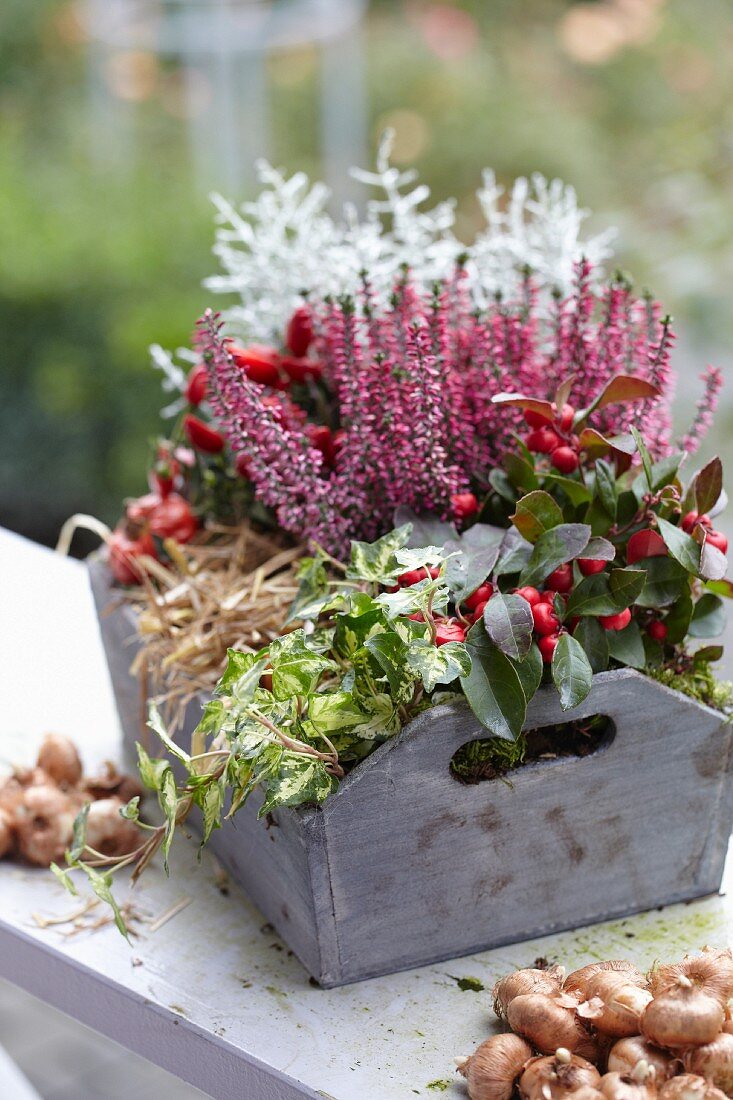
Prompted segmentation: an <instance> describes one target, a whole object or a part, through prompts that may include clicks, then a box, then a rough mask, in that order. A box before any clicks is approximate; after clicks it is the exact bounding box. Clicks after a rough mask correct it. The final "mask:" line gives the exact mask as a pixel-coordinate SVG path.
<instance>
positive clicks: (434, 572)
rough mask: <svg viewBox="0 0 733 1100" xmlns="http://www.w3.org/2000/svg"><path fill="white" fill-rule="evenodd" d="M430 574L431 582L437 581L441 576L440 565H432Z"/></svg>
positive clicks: (429, 570)
mask: <svg viewBox="0 0 733 1100" xmlns="http://www.w3.org/2000/svg"><path fill="white" fill-rule="evenodd" d="M428 573H429V574H430V579H431V580H434V581H437V579H438V577H439V576H440V566H439V565H431V566H430V568H429V569H428Z"/></svg>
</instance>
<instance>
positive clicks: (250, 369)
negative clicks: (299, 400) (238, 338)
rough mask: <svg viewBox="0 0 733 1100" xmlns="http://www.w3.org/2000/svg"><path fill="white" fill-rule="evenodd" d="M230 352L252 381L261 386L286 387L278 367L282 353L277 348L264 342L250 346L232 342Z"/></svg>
mask: <svg viewBox="0 0 733 1100" xmlns="http://www.w3.org/2000/svg"><path fill="white" fill-rule="evenodd" d="M229 354H230V355H231V357H232V359H233V360H234V362H235V363H236V364H237V366H238V367H241V368H242V370H243V371H244V372H245V374H246V375H247V377H248V378H249V379H251V381H252V382H257V383H259V385H261V386H275V388H276V389H283V388H284V382H283V380H282V379H281V377H280V371H279V369H278V368H279V365H280V353H279V352H278V350H277V348H271V347H266V346H265V345H263V344H251V345H250V346H249V347H248V348H240V347H239V346H238V345H237V344H232V343H230V344H229Z"/></svg>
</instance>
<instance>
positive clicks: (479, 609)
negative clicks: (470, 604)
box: [473, 600, 489, 622]
mask: <svg viewBox="0 0 733 1100" xmlns="http://www.w3.org/2000/svg"><path fill="white" fill-rule="evenodd" d="M488 602H489V601H488V600H482V602H481V603H480V604H479V605H478V607H477V608H475V610H474V612H473V621H474V622H477V621H478V620H479V619H480V618H481V616H482V615H483V613H484V608H485V607H486V605H487V603H488Z"/></svg>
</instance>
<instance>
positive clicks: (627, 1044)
mask: <svg viewBox="0 0 733 1100" xmlns="http://www.w3.org/2000/svg"><path fill="white" fill-rule="evenodd" d="M494 1009H495V1012H496V1014H497V1016H498V1017H499V1018H500V1019H501V1020H502V1021H503V1022H504V1024H506V1025H507V1027H508V1028H509V1029H511V1030H508V1031H505V1032H504V1033H502V1034H499V1035H494V1036H493V1037H492V1038H490V1039H487V1040H486V1041H485V1042H483V1043H482V1044H481V1045H480V1046H479V1047H478V1049H477V1050H476V1051H475V1052H474V1054H473V1055H472V1056H471V1057H470V1058H460V1059H457V1065H458V1071H459V1073H461V1074H462V1075H463V1076H464V1077H465V1078H466V1082H467V1084H468V1095H469V1097H470V1100H516V1098H517V1097H520V1098H522V1100H563V1098H565V1097H572V1098H573V1100H724V1097H726V1096H728V1097H733V954H731V952H730V951H729V950H718V949H715V948H710V947H706V948H704V949H703V950H702V952H700V953H699V954H694V955H686V956H685V957H684V959H683V960H682V961H681V962H678V963H655V965H654V966H653V968H652V969H651V971H650V972H649V973H648V974H642V972H641V971H640V970H638V969H637V968H636V967H635V966H634V965H633V963H630V962H626V961H624V960H617V959H614V960H611V961H608V962H595V963H590V964H589V965H588V966H584V967H582V968H581V969H580V970H576V971H574V973H572V974H570V975H568V976H567V977H566V976H565V971H564V969H563V968H562V967H560V966H552V967H549V968H547V969H541V970H540V969H526V970H518V971H516V972H515V973H513V974H510V975H508V976H507V977H505V978H502V980H501V981H499V982H498V983H497V985H496V986H495V988H494Z"/></svg>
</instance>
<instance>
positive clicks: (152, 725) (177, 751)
mask: <svg viewBox="0 0 733 1100" xmlns="http://www.w3.org/2000/svg"><path fill="white" fill-rule="evenodd" d="M230 652H231V651H230ZM242 656H244V654H243V655H242ZM147 724H148V728H149V729H151V730H152V731H153V733H157V735H158V737H159V738H160V739H161V741H162V742H163V744H164V745H165V747H166V748H167V750H168V752H169V753H170V754H171V756H175V758H176V759H177V760H180V761H181V763H182V764H185V765H186V766H187V767H188V765H189V764H190V762H191V757H190V756H189V755H188V753H187V752H185V750H184V749H182V748H180V746H178V745H177V744H176V743H175V741H173V740H172V739H171V738H170V737H169V736H168V731H167V730H166V728H165V725H164V724H163V719H162V717H161V715H160V711H159V710H158V708H157V707H156V705H155V703H151V704H150V706H149V708H148V722H147Z"/></svg>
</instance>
